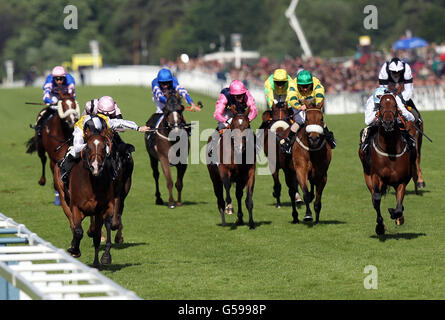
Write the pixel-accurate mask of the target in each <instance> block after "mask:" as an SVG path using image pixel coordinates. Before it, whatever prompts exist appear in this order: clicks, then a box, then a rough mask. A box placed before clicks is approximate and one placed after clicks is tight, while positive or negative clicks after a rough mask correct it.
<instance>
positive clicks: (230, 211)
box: [224, 204, 233, 214]
mask: <svg viewBox="0 0 445 320" xmlns="http://www.w3.org/2000/svg"><path fill="white" fill-rule="evenodd" d="M224 212H225V213H226V214H233V207H232V205H231V204H229V205H228V206H227V207H226V209H225V210H224Z"/></svg>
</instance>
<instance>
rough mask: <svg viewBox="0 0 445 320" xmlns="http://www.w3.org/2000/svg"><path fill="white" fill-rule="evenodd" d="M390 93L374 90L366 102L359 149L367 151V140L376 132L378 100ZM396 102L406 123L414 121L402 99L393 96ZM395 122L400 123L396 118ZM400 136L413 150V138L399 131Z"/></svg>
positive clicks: (414, 143) (405, 131)
mask: <svg viewBox="0 0 445 320" xmlns="http://www.w3.org/2000/svg"><path fill="white" fill-rule="evenodd" d="M388 93H390V92H389V91H388V90H387V89H386V88H383V87H379V88H377V89H375V90H374V93H373V94H372V96H370V97H369V98H368V100H367V101H366V109H365V124H366V127H365V128H364V129H363V130H362V132H361V134H360V137H361V143H360V149H361V150H363V151H366V150H367V147H368V145H369V140H370V138H371V136H373V134H374V132H375V131H376V130H377V123H376V122H377V117H376V114H377V111H378V110H379V108H380V99H381V97H382V96H383V95H384V94H388ZM394 97H395V99H396V102H397V107H398V109H399V110H400V112H401V113H402V116H403V118H404V119H405V120H406V121H414V120H415V118H414V116H413V114H412V113H411V112H409V111H408V110H407V109H406V108H405V105H404V104H403V102H402V99H401V98H400V97H399V96H396V95H395V96H394ZM397 122H400V119H399V118H397ZM401 133H402V136H403V137H404V138H405V140H406V142H407V143H408V146H409V147H410V148H415V146H416V140H415V139H414V138H413V136H412V135H411V134H410V133H409V132H408V130H401Z"/></svg>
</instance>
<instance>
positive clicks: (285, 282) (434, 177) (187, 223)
mask: <svg viewBox="0 0 445 320" xmlns="http://www.w3.org/2000/svg"><path fill="white" fill-rule="evenodd" d="M77 94H78V100H79V102H80V104H81V106H83V105H84V103H85V102H86V101H87V100H89V99H92V98H95V97H100V96H102V95H111V96H113V97H115V98H116V100H117V102H118V104H119V106H120V108H121V110H122V112H123V114H124V117H125V118H126V119H129V120H134V121H136V122H137V123H138V124H140V125H142V124H143V123H145V121H146V120H147V119H148V117H149V116H150V115H151V114H152V113H153V112H154V110H155V109H154V104H153V102H152V101H151V92H150V90H149V88H142V87H79V88H78V89H77ZM192 97H193V98H194V99H195V101H197V100H201V101H202V102H203V104H204V109H203V111H202V112H201V113H190V112H187V113H186V119H187V121H192V120H197V121H199V132H200V133H202V131H203V130H205V129H213V128H215V126H216V123H215V121H214V119H213V116H212V115H213V110H214V102H215V97H213V98H209V97H204V96H201V95H198V94H192ZM40 99H41V90H39V89H38V88H25V89H9V90H0V114H1V117H0V133H1V134H0V146H1V149H2V153H1V154H2V156H1V157H0V211H1V212H2V213H4V214H5V215H7V216H9V217H11V218H13V219H14V220H15V221H16V222H18V223H23V224H25V225H26V226H27V227H28V228H29V229H30V230H31V231H32V232H35V233H37V234H38V235H39V236H40V237H42V238H43V239H45V240H47V241H49V242H51V243H52V244H54V245H55V246H57V247H60V248H68V246H69V244H70V242H71V238H72V236H71V231H70V229H69V224H68V220H67V219H66V217H65V215H64V213H63V211H62V209H61V207H56V206H54V205H53V201H54V195H53V191H52V185H51V181H52V176H51V173H49V172H48V173H47V179H48V181H49V183H47V184H46V185H45V186H44V187H41V186H39V185H38V184H37V180H38V179H39V178H40V172H41V165H40V160H39V159H38V157H37V155H36V154H32V155H29V154H26V153H25V150H26V148H25V142H26V141H27V140H28V139H29V138H30V137H31V136H32V135H33V130H31V129H30V128H29V124H33V123H34V121H35V117H36V115H37V113H38V111H39V110H40V108H39V107H38V106H30V105H25V104H24V103H25V101H40ZM82 109H83V108H82ZM422 115H423V118H424V123H425V126H424V128H425V132H426V133H427V134H428V136H429V137H431V138H432V139H433V141H434V142H433V143H430V142H428V141H426V139H424V145H423V150H422V151H423V152H422V169H423V174H424V179H425V181H426V188H425V189H424V191H423V193H422V195H420V196H419V195H415V194H414V193H413V190H414V186H413V183H412V182H411V183H410V184H409V186H408V192H407V195H406V197H405V201H404V206H405V224H404V225H403V226H396V225H395V224H394V221H393V220H391V219H390V217H389V214H388V213H387V210H386V208H388V207H394V205H395V196H394V191H393V190H391V191H390V192H389V193H388V195H387V196H386V197H385V198H384V199H383V200H382V212H383V214H384V216H383V217H384V219H385V222H386V225H387V227H388V230H387V233H386V235H385V236H383V237H377V236H376V234H375V231H374V228H375V220H376V214H375V211H374V209H373V207H372V203H371V196H370V194H369V191H368V190H367V188H366V186H365V182H364V178H363V172H362V167H361V163H360V161H359V158H358V155H357V150H358V140H359V132H360V129H361V128H362V127H363V115H361V114H353V115H327V116H326V117H325V120H326V122H327V124H328V125H329V128H330V130H332V131H333V132H334V133H335V137H336V138H337V142H338V146H337V148H336V149H335V150H333V158H332V162H331V166H330V168H329V172H328V182H327V186H326V188H325V191H324V194H323V208H322V211H321V222H320V224H318V225H314V226H313V225H308V224H304V223H300V224H297V225H294V224H292V223H291V221H292V217H291V208H290V203H289V200H288V197H287V188H286V187H285V183H284V177H283V176H282V175H281V181H282V184H283V191H282V201H283V203H284V205H283V207H282V208H281V209H276V208H275V206H274V198H273V197H272V177H271V176H270V175H257V177H256V184H255V191H254V197H253V200H254V220H255V222H256V229H255V230H249V228H248V226H247V225H245V226H236V225H235V224H234V222H235V220H236V215H232V216H227V218H226V220H227V222H228V226H226V227H222V226H221V218H220V216H219V213H218V211H217V205H216V198H215V196H214V194H213V189H212V183H211V181H210V178H209V175H208V171H207V168H206V166H205V165H204V164H202V163H201V164H191V165H189V167H188V170H187V172H186V175H185V179H184V185H185V186H184V192H183V201H184V206H183V207H177V208H175V209H169V208H167V207H166V206H158V205H155V197H154V194H155V187H154V180H153V177H152V171H151V167H150V165H149V158H148V155H147V153H146V151H145V146H144V140H143V135H142V134H141V133H137V132H134V131H128V132H125V133H123V134H122V137H123V139H124V140H125V141H126V142H128V143H132V144H134V145H135V147H136V152H135V153H134V154H133V157H134V160H135V169H134V172H133V185H132V188H131V191H130V194H129V196H128V198H127V200H126V207H125V211H124V215H123V223H124V238H125V242H124V244H122V245H113V248H112V251H111V254H112V257H113V263H112V265H110V266H107V267H104V268H102V270H101V272H102V273H103V274H104V275H105V276H107V277H109V278H111V279H112V280H114V281H116V282H117V283H119V284H120V285H122V286H124V287H126V288H128V289H130V290H132V291H134V292H135V293H136V294H137V295H139V296H140V297H141V298H144V299H151V300H157V299H207V300H215V299H270V300H275V299H280V300H281V299H443V298H445V283H444V281H443V274H444V273H445V267H444V266H445V255H444V252H445V233H444V232H443V230H444V226H445V216H444V212H445V210H444V209H445V208H444V202H443V198H442V196H443V194H444V192H445V185H444V183H443V181H444V178H445V175H444V170H443V168H442V165H443V157H444V155H445V144H444V143H443V140H444V136H445V133H444V131H442V130H441V128H442V124H443V123H444V121H445V112H443V111H428V112H423V113H422ZM260 119H261V117H260V116H259V117H257V119H256V120H255V121H254V123H253V127H254V128H257V127H259V125H260V121H261V120H260ZM203 140H206V139H205V138H203ZM204 143H205V142H204V141H201V147H202V146H203V145H204ZM259 167H262V168H265V167H266V165H265V164H263V165H259ZM173 174H174V176H176V170H175V169H174V170H173ZM233 191H234V190H233ZM161 193H162V196H163V198H164V201H165V200H167V198H168V197H167V189H166V186H165V179H164V177H163V176H162V175H161ZM233 193H234V192H233ZM235 208H236V206H235ZM244 213H245V216H247V210H246V209H245V208H244ZM299 213H300V217H302V215H303V213H304V211H303V210H299ZM246 220H247V219H246ZM83 227H84V230H86V229H87V228H88V221H87V220H86V222H84V224H83ZM81 251H82V256H81V257H80V258H79V260H80V261H82V262H84V263H86V264H88V265H91V264H92V262H93V253H94V250H93V247H92V240H91V239H90V238H88V237H87V236H86V235H85V237H84V238H83V240H82V243H81ZM368 265H372V266H375V267H376V268H377V271H378V278H377V281H378V282H377V283H378V287H377V289H370V290H368V289H366V288H365V286H364V281H365V278H366V277H367V276H368V274H367V273H364V269H365V267H366V266H368Z"/></svg>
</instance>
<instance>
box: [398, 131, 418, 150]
mask: <svg viewBox="0 0 445 320" xmlns="http://www.w3.org/2000/svg"><path fill="white" fill-rule="evenodd" d="M400 132H401V134H402V138H403V140H405V142H406V144H407V145H408V149H409V150H415V149H416V139H414V137H413V136H412V135H411V133H409V131H408V130H400Z"/></svg>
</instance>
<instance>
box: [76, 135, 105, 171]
mask: <svg viewBox="0 0 445 320" xmlns="http://www.w3.org/2000/svg"><path fill="white" fill-rule="evenodd" d="M87 134H89V136H88V137H87V140H86V146H85V148H84V149H83V150H82V158H83V159H84V160H85V161H86V164H87V166H88V169H89V170H90V172H91V174H92V175H93V176H95V177H98V176H100V175H101V174H102V172H103V169H104V166H105V161H106V159H107V158H108V156H109V154H110V150H111V147H112V146H111V139H110V138H109V137H108V136H107V135H106V134H99V133H87Z"/></svg>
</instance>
